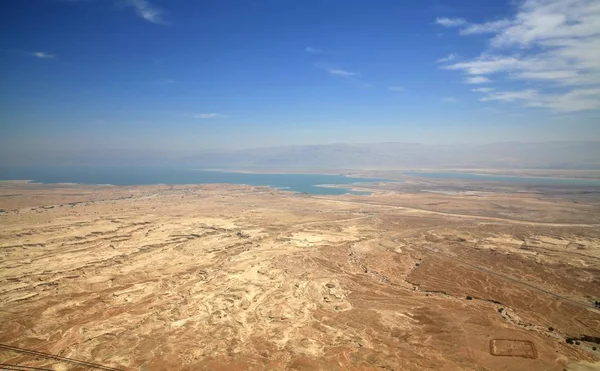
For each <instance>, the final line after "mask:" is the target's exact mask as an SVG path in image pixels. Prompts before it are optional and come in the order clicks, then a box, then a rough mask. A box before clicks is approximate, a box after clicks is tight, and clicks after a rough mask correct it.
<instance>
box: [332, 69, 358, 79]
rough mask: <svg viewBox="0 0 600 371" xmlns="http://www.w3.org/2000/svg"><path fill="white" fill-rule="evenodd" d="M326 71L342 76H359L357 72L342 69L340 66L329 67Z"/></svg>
mask: <svg viewBox="0 0 600 371" xmlns="http://www.w3.org/2000/svg"><path fill="white" fill-rule="evenodd" d="M326 71H327V73H329V74H330V75H333V76H340V77H351V76H358V75H359V74H358V73H356V72H350V71H346V70H342V69H340V68H327V69H326Z"/></svg>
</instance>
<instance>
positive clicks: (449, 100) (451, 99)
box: [442, 97, 458, 103]
mask: <svg viewBox="0 0 600 371" xmlns="http://www.w3.org/2000/svg"><path fill="white" fill-rule="evenodd" d="M442 102H444V103H456V102H458V99H456V98H453V97H443V98H442Z"/></svg>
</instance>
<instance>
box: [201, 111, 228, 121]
mask: <svg viewBox="0 0 600 371" xmlns="http://www.w3.org/2000/svg"><path fill="white" fill-rule="evenodd" d="M193 117H194V118H195V119H203V120H206V119H221V118H225V117H227V115H224V114H222V113H215V112H211V113H196V114H194V115H193Z"/></svg>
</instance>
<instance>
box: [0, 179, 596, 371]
mask: <svg viewBox="0 0 600 371" xmlns="http://www.w3.org/2000/svg"><path fill="white" fill-rule="evenodd" d="M357 189H359V190H370V191H372V192H373V193H372V194H370V195H343V196H324V195H303V194H295V193H292V192H284V191H280V190H276V189H271V188H267V187H250V186H243V185H178V186H166V185H161V186H119V187H112V186H89V185H87V186H84V185H67V184H64V185H48V184H46V185H44V184H33V183H25V182H1V183H0V209H2V210H1V212H0V248H1V251H2V253H1V256H0V319H1V323H2V326H1V330H0V344H1V345H0V363H1V364H3V366H0V367H2V369H10V370H95V369H100V370H102V369H104V370H113V369H120V370H527V371H535V370H557V371H562V370H571V371H588V370H598V369H600V368H599V367H600V363H599V361H600V351H599V350H598V348H600V344H597V343H596V342H595V341H598V340H599V339H598V338H599V337H600V309H599V308H596V307H595V301H597V300H600V189H595V190H593V189H573V188H568V189H565V188H558V187H554V188H553V187H549V186H548V187H545V188H540V187H527V186H524V185H507V184H499V183H493V182H479V183H478V182H474V181H458V180H449V179H419V178H413V179H409V180H407V181H405V182H403V183H389V182H388V183H381V184H373V185H360V186H359V187H358V188H357ZM567 340H568V341H567ZM49 355H55V356H57V357H55V358H51V357H50V356H49ZM78 361H81V362H80V363H77V362H78Z"/></svg>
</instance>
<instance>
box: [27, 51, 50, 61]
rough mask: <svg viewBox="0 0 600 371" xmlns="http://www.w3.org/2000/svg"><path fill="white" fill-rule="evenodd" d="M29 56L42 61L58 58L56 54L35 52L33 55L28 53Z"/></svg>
mask: <svg viewBox="0 0 600 371" xmlns="http://www.w3.org/2000/svg"><path fill="white" fill-rule="evenodd" d="M28 54H29V55H31V56H32V57H36V58H40V59H56V56H55V55H54V54H48V53H46V52H33V53H28Z"/></svg>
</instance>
